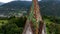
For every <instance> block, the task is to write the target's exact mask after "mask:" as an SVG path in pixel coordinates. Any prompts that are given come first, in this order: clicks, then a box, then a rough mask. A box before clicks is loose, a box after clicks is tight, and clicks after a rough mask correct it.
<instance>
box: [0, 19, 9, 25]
mask: <svg viewBox="0 0 60 34" xmlns="http://www.w3.org/2000/svg"><path fill="white" fill-rule="evenodd" d="M6 23H8V20H0V26H1V25H4V24H6Z"/></svg>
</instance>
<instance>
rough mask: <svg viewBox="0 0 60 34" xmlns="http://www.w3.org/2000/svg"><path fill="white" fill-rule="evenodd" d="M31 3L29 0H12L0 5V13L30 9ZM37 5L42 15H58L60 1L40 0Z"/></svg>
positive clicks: (59, 14)
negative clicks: (45, 0) (44, 0)
mask: <svg viewBox="0 0 60 34" xmlns="http://www.w3.org/2000/svg"><path fill="white" fill-rule="evenodd" d="M31 3H32V2H29V1H13V2H10V3H7V4H4V5H2V6H0V13H8V11H9V12H13V11H16V12H17V11H18V10H21V9H23V10H26V9H30V6H31ZM39 5H40V10H41V13H42V15H50V16H60V1H48V2H43V1H40V2H39ZM13 9H14V10H13Z"/></svg>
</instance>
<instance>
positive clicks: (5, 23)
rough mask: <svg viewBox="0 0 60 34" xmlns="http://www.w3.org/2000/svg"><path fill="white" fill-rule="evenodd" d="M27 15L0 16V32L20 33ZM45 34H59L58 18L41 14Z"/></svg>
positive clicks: (2, 33)
mask: <svg viewBox="0 0 60 34" xmlns="http://www.w3.org/2000/svg"><path fill="white" fill-rule="evenodd" d="M26 20H27V16H21V17H19V18H18V17H15V16H12V17H10V18H5V19H3V18H0V34H22V32H23V29H24V25H25V23H26ZM43 20H44V23H46V31H47V34H60V18H57V17H53V16H43Z"/></svg>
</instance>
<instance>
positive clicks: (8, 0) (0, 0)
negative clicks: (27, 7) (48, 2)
mask: <svg viewBox="0 0 60 34" xmlns="http://www.w3.org/2000/svg"><path fill="white" fill-rule="evenodd" d="M11 1H14V0H0V2H4V3H7V2H11ZM21 1H32V0H21ZM39 1H41V0H39Z"/></svg>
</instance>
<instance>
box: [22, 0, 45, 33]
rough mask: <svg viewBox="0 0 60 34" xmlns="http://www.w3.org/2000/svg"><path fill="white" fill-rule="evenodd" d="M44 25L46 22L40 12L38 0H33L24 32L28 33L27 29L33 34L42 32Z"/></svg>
mask: <svg viewBox="0 0 60 34" xmlns="http://www.w3.org/2000/svg"><path fill="white" fill-rule="evenodd" d="M31 23H32V26H31ZM43 25H44V22H43V20H42V17H41V14H40V8H39V4H38V0H32V6H31V9H30V13H29V16H28V18H27V22H26V25H25V29H24V31H23V34H27V33H28V32H27V31H29V32H31V34H40V33H41V34H42V30H43ZM43 31H44V30H43ZM39 32H40V33H39ZM29 34H30V33H29Z"/></svg>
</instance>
